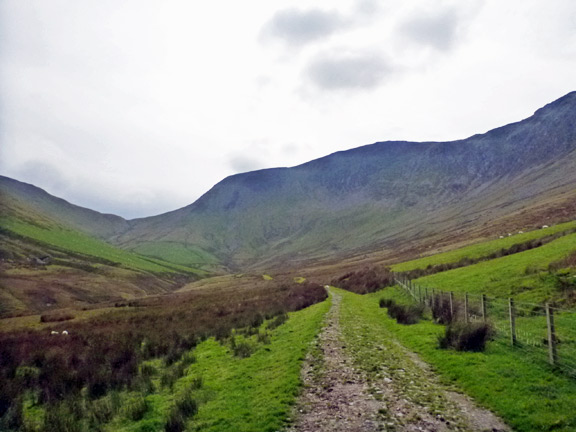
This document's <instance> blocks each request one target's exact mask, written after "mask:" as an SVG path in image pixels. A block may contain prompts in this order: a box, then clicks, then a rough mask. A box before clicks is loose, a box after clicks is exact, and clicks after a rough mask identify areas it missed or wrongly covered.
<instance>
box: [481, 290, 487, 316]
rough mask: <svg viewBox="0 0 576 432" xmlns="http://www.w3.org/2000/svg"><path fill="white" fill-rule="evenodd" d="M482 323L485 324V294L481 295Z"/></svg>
mask: <svg viewBox="0 0 576 432" xmlns="http://www.w3.org/2000/svg"><path fill="white" fill-rule="evenodd" d="M481 299H482V321H484V322H486V294H482V297H481Z"/></svg>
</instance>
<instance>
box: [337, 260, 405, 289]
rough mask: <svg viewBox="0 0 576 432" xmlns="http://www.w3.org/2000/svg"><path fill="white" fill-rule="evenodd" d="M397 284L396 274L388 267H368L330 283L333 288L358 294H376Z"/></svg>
mask: <svg viewBox="0 0 576 432" xmlns="http://www.w3.org/2000/svg"><path fill="white" fill-rule="evenodd" d="M395 283H396V282H395V281H394V274H393V273H392V272H391V271H390V269H389V268H388V267H381V268H379V267H366V268H364V269H362V270H358V271H355V272H349V273H346V274H344V275H342V276H340V277H338V278H336V279H334V280H332V282H330V284H331V285H333V286H337V287H339V288H342V289H345V290H348V291H352V292H355V293H356V294H367V293H371V292H375V291H378V290H379V289H382V288H384V287H387V286H391V285H394V284H395Z"/></svg>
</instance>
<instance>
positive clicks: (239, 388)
mask: <svg viewBox="0 0 576 432" xmlns="http://www.w3.org/2000/svg"><path fill="white" fill-rule="evenodd" d="M329 307H330V301H329V300H327V301H324V302H323V303H319V304H316V305H313V306H310V307H308V308H306V309H303V310H301V311H298V312H293V313H290V314H289V316H290V318H289V320H288V321H287V322H286V323H285V324H283V325H281V326H280V327H278V328H277V329H275V330H273V331H272V332H271V338H270V339H271V340H270V344H268V345H261V344H259V345H258V348H257V350H256V351H255V352H254V354H252V356H251V357H248V358H238V357H233V356H232V355H231V353H230V350H229V349H228V348H227V347H224V346H222V345H221V344H219V343H217V342H216V341H215V340H214V339H212V338H211V339H208V340H206V341H205V342H203V343H201V344H200V345H198V346H197V347H196V348H195V350H194V355H195V356H196V358H197V362H196V363H194V364H192V365H191V366H190V368H189V369H188V373H187V375H186V376H185V377H183V378H181V379H180V380H179V381H178V382H177V383H176V385H175V389H174V392H170V391H167V390H164V391H162V392H159V393H157V394H154V395H149V396H147V400H148V402H149V404H150V406H151V409H150V410H149V411H148V412H147V414H146V415H145V416H144V418H143V419H142V420H141V421H138V422H132V421H127V420H124V421H123V422H115V423H113V424H112V425H110V428H109V430H111V431H112V430H114V431H116V430H120V431H126V432H128V431H144V430H159V429H161V428H162V427H163V425H164V419H165V417H166V415H167V412H168V411H169V409H170V407H171V405H172V404H173V401H174V399H175V396H176V395H178V394H179V393H182V391H183V390H184V389H186V388H188V387H189V386H190V384H191V382H192V380H194V378H196V377H198V376H200V377H202V379H203V386H202V388H201V389H197V390H195V391H194V396H195V398H196V399H197V400H198V401H200V407H199V411H198V414H197V415H196V416H195V417H194V418H193V419H192V420H191V421H190V422H189V425H190V426H191V427H192V430H198V431H200V430H201V431H218V432H221V431H234V432H236V431H238V432H241V431H245V432H249V431H276V430H279V429H280V428H282V426H283V425H284V424H285V423H286V421H287V419H288V418H289V415H290V410H291V405H292V404H293V403H294V401H295V398H296V395H297V394H298V391H299V388H300V367H301V362H302V360H303V359H304V357H305V355H306V352H307V350H308V349H309V346H310V343H311V342H312V340H313V339H314V337H315V336H316V335H317V334H318V332H319V330H320V327H321V324H322V322H323V319H324V315H325V314H326V312H327V311H328V309H329Z"/></svg>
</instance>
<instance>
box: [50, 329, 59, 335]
mask: <svg viewBox="0 0 576 432" xmlns="http://www.w3.org/2000/svg"><path fill="white" fill-rule="evenodd" d="M50 334H58V332H57V331H54V330H52V331H51V332H50Z"/></svg>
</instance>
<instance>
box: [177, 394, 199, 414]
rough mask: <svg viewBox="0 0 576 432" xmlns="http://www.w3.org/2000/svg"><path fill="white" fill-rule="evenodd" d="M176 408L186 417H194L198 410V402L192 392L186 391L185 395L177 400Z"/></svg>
mask: <svg viewBox="0 0 576 432" xmlns="http://www.w3.org/2000/svg"><path fill="white" fill-rule="evenodd" d="M175 409H176V410H177V411H178V412H179V413H180V414H182V416H184V417H192V416H193V415H194V414H196V413H197V412H198V403H197V402H196V399H194V398H193V397H192V394H191V393H190V392H186V393H185V394H184V396H182V398H181V399H179V400H178V401H177V402H176V406H175Z"/></svg>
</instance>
